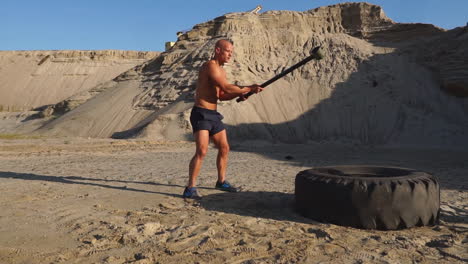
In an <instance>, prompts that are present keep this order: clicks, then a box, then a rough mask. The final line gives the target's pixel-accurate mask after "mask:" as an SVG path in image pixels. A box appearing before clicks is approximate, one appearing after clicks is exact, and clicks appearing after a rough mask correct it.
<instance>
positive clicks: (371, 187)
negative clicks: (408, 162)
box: [295, 165, 440, 230]
mask: <svg viewBox="0 0 468 264" xmlns="http://www.w3.org/2000/svg"><path fill="white" fill-rule="evenodd" d="M295 207H296V210H297V212H299V213H300V214H301V215H303V216H305V217H307V218H311V219H314V220H317V221H320V222H326V223H332V224H337V225H342V226H350V227H355V228H362V229H378V230H394V229H404V228H409V227H413V226H426V225H435V224H437V223H438V222H439V211H440V188H439V183H438V182H437V179H436V178H435V177H434V176H432V175H430V174H428V173H425V172H421V171H416V170H412V169H406V168H398V167H380V166H367V165H364V166H333V167H318V168H313V169H309V170H304V171H301V172H299V173H298V174H297V176H296V180H295Z"/></svg>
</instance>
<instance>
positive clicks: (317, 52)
mask: <svg viewBox="0 0 468 264" xmlns="http://www.w3.org/2000/svg"><path fill="white" fill-rule="evenodd" d="M320 47H321V46H318V47H315V48H314V49H313V50H312V55H313V56H314V59H316V60H321V59H323V53H322V52H321V50H320Z"/></svg>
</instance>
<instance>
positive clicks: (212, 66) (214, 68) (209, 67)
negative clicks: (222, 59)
mask: <svg viewBox="0 0 468 264" xmlns="http://www.w3.org/2000/svg"><path fill="white" fill-rule="evenodd" d="M202 68H203V69H204V70H205V71H207V72H218V71H222V70H223V68H222V67H221V66H219V65H218V64H217V63H216V61H215V60H209V61H207V62H205V63H204V64H203V67H202Z"/></svg>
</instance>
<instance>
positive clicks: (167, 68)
mask: <svg viewBox="0 0 468 264" xmlns="http://www.w3.org/2000/svg"><path fill="white" fill-rule="evenodd" d="M220 38H230V39H231V40H233V42H234V46H235V52H234V58H233V61H232V63H230V64H229V65H227V66H226V71H227V74H228V79H229V80H230V81H231V82H235V83H239V84H241V85H245V84H250V83H254V82H255V83H261V82H263V81H265V80H267V79H269V78H271V77H273V76H274V75H275V74H277V73H279V72H281V71H282V70H283V69H285V67H287V66H290V65H293V64H294V63H296V62H298V61H299V60H301V59H302V58H304V57H305V56H307V55H309V53H310V51H311V49H312V48H313V47H315V46H317V45H322V48H323V51H324V52H325V54H326V56H325V58H324V59H323V60H321V61H319V62H316V61H313V62H310V63H309V64H307V65H305V66H304V67H302V68H300V69H299V70H297V71H296V72H294V73H293V74H291V75H289V76H287V77H285V78H284V79H282V80H281V81H278V82H277V83H274V84H273V85H271V86H270V87H268V88H267V89H266V90H265V92H263V93H262V94H261V95H258V96H253V97H252V98H251V99H249V100H248V101H247V102H244V103H242V104H237V103H235V102H226V103H223V104H221V105H220V107H219V109H220V112H221V113H222V114H223V115H224V116H225V119H224V121H225V122H226V124H227V125H228V126H229V131H230V134H231V138H233V139H236V140H245V139H264V140H269V141H271V142H289V143H305V142H309V141H314V142H321V141H331V142H341V141H343V142H357V143H360V144H364V145H392V146H398V145H405V146H410V145H413V146H451V147H455V148H456V147H460V148H466V146H468V101H467V100H468V99H467V98H463V97H455V96H452V95H449V94H447V93H446V92H445V91H444V90H443V89H441V87H442V88H443V87H446V85H448V86H447V87H452V88H453V87H462V88H463V87H464V85H465V83H466V82H468V79H467V77H468V73H466V67H465V64H464V61H466V60H468V49H467V48H466V47H468V45H467V43H468V31H467V30H466V27H465V28H458V29H454V30H452V31H448V32H446V31H444V30H443V29H440V28H437V27H435V26H433V25H425V24H399V23H395V22H393V21H392V20H390V19H389V18H388V17H386V16H385V14H384V12H383V10H382V9H381V8H380V7H378V6H375V5H370V4H366V3H348V4H342V5H335V6H328V7H322V8H318V9H314V10H309V11H305V12H292V11H271V12H265V13H262V14H248V13H231V14H226V15H224V16H221V17H218V18H215V19H213V20H211V21H208V22H206V23H202V24H199V25H195V26H194V27H193V29H192V30H191V31H189V32H187V33H186V34H184V35H182V36H180V37H179V40H178V41H177V43H176V44H175V46H174V47H173V48H172V49H171V50H170V51H168V52H165V53H163V54H162V55H161V56H159V57H157V58H155V59H154V60H151V61H148V62H146V63H145V64H143V65H141V66H139V67H136V68H134V69H132V70H131V71H128V72H126V73H125V74H122V75H121V76H119V77H118V78H116V79H115V82H113V83H112V84H110V85H111V87H113V91H121V90H125V89H128V90H131V92H125V93H126V94H133V95H135V96H134V97H130V96H128V97H122V100H113V101H108V100H107V97H106V96H97V97H96V100H95V101H94V102H92V103H91V102H88V103H85V104H83V105H81V106H79V107H78V108H76V109H75V110H73V111H71V112H69V113H67V114H65V115H63V116H61V117H60V118H58V119H56V120H54V121H53V122H52V123H50V124H47V125H45V126H44V127H42V128H41V129H40V130H39V132H40V133H45V134H48V135H54V136H55V135H59V136H85V137H87V136H90V137H112V136H115V135H119V136H126V137H128V136H134V137H140V138H149V139H155V138H157V139H170V140H174V139H176V140H184V139H186V138H187V136H189V135H190V125H189V124H188V116H189V111H190V108H191V106H192V104H193V91H194V87H195V86H194V84H195V81H196V77H197V72H198V68H199V67H200V65H202V63H203V62H204V61H206V60H207V59H209V58H210V56H211V55H212V51H213V46H214V43H215V42H216V41H217V40H218V39H220ZM444 85H445V86H444ZM447 87H446V88H447ZM467 87H468V86H467ZM447 89H448V88H447ZM96 105H99V107H97V108H96V110H94V109H95V108H94V106H96ZM116 105H117V106H120V107H122V109H132V110H129V111H120V112H118V114H116V111H109V112H108V113H106V112H103V111H102V109H106V108H108V109H114V108H115V107H116ZM138 111H151V112H152V113H151V115H147V114H141V115H139V116H138V118H139V119H138V118H137V117H136V116H135V112H138ZM129 119H132V121H133V122H131V123H129V122H123V123H121V124H120V125H118V126H116V125H114V124H115V123H116V121H115V120H129ZM83 124H84V125H83ZM82 127H84V129H82Z"/></svg>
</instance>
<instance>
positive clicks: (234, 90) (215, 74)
mask: <svg viewBox="0 0 468 264" xmlns="http://www.w3.org/2000/svg"><path fill="white" fill-rule="evenodd" d="M208 76H209V77H210V79H211V80H212V81H213V83H214V85H216V86H217V87H219V88H221V90H222V91H223V92H224V93H223V94H230V95H229V96H231V95H232V96H234V97H233V98H235V97H237V96H239V95H241V94H244V93H248V92H250V91H252V89H251V88H250V87H248V86H245V87H239V86H237V85H234V84H230V83H228V81H227V79H226V75H225V74H224V72H223V71H222V69H220V67H219V66H218V65H215V64H214V63H209V64H208ZM221 94H222V93H221V92H220V95H219V96H221ZM233 98H231V99H233ZM220 99H221V98H220ZM226 100H229V99H226Z"/></svg>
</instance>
